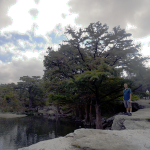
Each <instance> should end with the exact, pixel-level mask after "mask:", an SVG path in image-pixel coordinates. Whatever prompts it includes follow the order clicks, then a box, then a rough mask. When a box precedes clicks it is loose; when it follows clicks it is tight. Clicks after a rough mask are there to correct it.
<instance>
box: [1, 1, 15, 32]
mask: <svg viewBox="0 0 150 150" xmlns="http://www.w3.org/2000/svg"><path fill="white" fill-rule="evenodd" d="M15 3H16V0H0V29H2V28H4V27H6V26H8V25H11V24H12V19H11V18H10V17H9V16H8V15H7V11H8V9H9V7H11V6H12V5H14V4H15Z"/></svg>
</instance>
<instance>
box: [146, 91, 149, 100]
mask: <svg viewBox="0 0 150 150" xmlns="http://www.w3.org/2000/svg"><path fill="white" fill-rule="evenodd" d="M146 94H147V95H148V96H147V99H149V90H147V91H146Z"/></svg>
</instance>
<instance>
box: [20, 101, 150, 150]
mask: <svg viewBox="0 0 150 150" xmlns="http://www.w3.org/2000/svg"><path fill="white" fill-rule="evenodd" d="M136 102H137V103H138V104H139V105H143V106H144V107H145V108H144V109H140V110H138V111H137V112H133V115H132V116H125V115H116V116H115V118H114V121H113V124H117V120H118V118H120V119H121V118H122V120H124V119H125V120H124V122H125V121H129V120H130V121H133V122H132V128H131V127H130V129H129V126H128V122H126V123H125V124H124V126H125V128H124V129H117V128H116V129H113V128H112V129H113V130H100V129H83V128H81V129H77V130H75V131H74V132H73V133H70V134H68V135H66V136H64V137H59V138H55V139H51V140H46V141H41V142H39V143H36V144H33V145H31V146H29V147H25V148H21V149H18V150H33V149H36V150H40V149H43V150H53V149H57V150H85V149H86V150H92V149H95V150H102V149H103V150H116V149H121V150H135V149H136V150H149V149H150V142H149V139H150V124H148V123H150V122H149V121H148V118H150V104H149V103H150V100H138V101H136ZM135 119H136V120H140V121H141V122H140V123H142V125H141V126H142V127H141V128H140V126H139V127H137V124H136V123H137V122H136V120H135ZM145 122H146V123H145ZM118 124H120V123H119V122H118ZM130 125H131V124H130ZM139 125H140V124H139ZM118 130H120V131H118Z"/></svg>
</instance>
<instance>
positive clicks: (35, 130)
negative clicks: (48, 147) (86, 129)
mask: <svg viewBox="0 0 150 150" xmlns="http://www.w3.org/2000/svg"><path fill="white" fill-rule="evenodd" d="M79 126H81V127H83V126H82V124H78V123H75V122H74V121H71V120H69V119H66V118H59V119H58V120H57V121H56V119H55V118H53V119H52V118H49V119H48V118H44V117H43V116H28V117H23V118H9V119H8V118H7V119H4V118H0V150H17V149H18V148H22V147H27V146H30V145H32V144H35V143H37V142H39V141H43V140H49V139H53V138H56V137H60V136H65V135H66V134H68V133H70V132H73V131H74V130H75V129H78V128H79Z"/></svg>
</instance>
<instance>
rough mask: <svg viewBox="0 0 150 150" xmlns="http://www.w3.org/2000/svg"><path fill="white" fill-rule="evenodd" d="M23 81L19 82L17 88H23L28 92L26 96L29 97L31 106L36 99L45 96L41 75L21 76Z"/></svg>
mask: <svg viewBox="0 0 150 150" xmlns="http://www.w3.org/2000/svg"><path fill="white" fill-rule="evenodd" d="M20 80H22V82H18V86H17V87H16V89H21V90H23V91H24V92H25V93H26V98H28V99H29V108H31V107H32V104H33V102H34V101H35V100H41V99H42V98H43V97H44V87H42V84H43V81H42V80H41V79H40V76H32V78H30V77H29V76H23V77H20Z"/></svg>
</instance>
